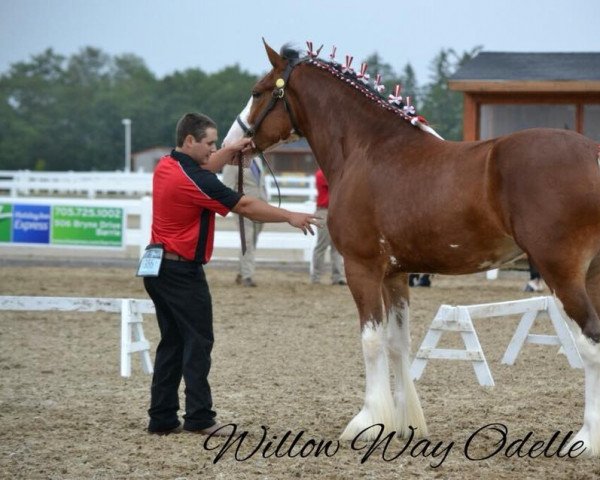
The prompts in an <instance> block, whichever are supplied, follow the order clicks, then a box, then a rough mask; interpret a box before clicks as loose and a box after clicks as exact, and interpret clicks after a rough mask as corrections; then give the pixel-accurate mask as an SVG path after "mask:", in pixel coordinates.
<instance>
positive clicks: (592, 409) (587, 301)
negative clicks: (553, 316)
mask: <svg viewBox="0 0 600 480" xmlns="http://www.w3.org/2000/svg"><path fill="white" fill-rule="evenodd" d="M588 238H590V242H589V243H588V245H583V246H581V245H580V246H578V248H575V247H574V246H572V245H568V244H567V245H565V244H562V248H559V249H549V250H548V251H549V252H550V253H549V254H548V255H546V256H543V255H540V254H539V253H538V255H537V256H535V255H534V258H533V260H534V262H535V263H536V264H537V265H538V266H539V267H540V272H541V274H542V277H543V278H544V280H545V281H546V283H547V284H548V286H549V287H550V288H551V289H552V290H553V291H554V293H555V295H556V297H557V298H558V299H559V300H560V302H561V303H562V307H563V309H564V311H565V313H566V315H567V317H568V318H570V319H571V320H573V322H572V323H571V324H570V326H571V329H572V331H573V336H574V339H575V342H576V344H577V347H578V349H579V353H580V354H581V359H582V360H583V367H584V372H585V409H584V418H583V427H582V428H581V430H580V431H579V433H577V435H576V436H575V439H574V441H573V442H576V441H582V442H583V443H584V444H585V447H586V452H585V453H586V454H587V455H593V456H599V455H600V343H599V342H600V318H599V317H598V312H600V253H598V252H597V248H598V247H597V246H595V245H594V244H593V237H592V236H591V235H590V236H588ZM572 444H573V443H572Z"/></svg>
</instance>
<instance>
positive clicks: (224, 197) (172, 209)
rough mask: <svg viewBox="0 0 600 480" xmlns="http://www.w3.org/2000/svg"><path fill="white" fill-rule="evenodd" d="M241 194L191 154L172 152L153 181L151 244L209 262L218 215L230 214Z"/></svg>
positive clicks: (160, 162)
mask: <svg viewBox="0 0 600 480" xmlns="http://www.w3.org/2000/svg"><path fill="white" fill-rule="evenodd" d="M241 197H242V195H241V194H239V193H237V192H235V191H233V190H231V189H230V188H227V187H226V186H225V185H223V184H222V183H221V182H220V181H219V179H218V178H217V176H216V175H215V174H214V173H212V172H211V171H209V170H206V169H204V168H202V167H200V166H199V165H198V164H197V163H196V162H195V161H194V160H193V159H192V158H191V157H190V156H189V155H186V154H184V153H181V152H177V151H175V150H173V151H172V152H171V154H170V155H166V156H164V157H162V158H161V159H160V161H159V162H158V165H157V166H156V170H155V171H154V177H153V180H152V208H153V212H152V240H151V242H152V243H162V244H163V245H164V249H165V251H167V252H173V253H176V254H178V255H180V256H182V257H184V258H185V259H187V260H193V261H196V262H199V263H207V262H208V261H209V260H210V257H211V255H212V251H213V242H214V237H215V212H216V213H218V214H219V215H222V216H225V215H227V214H228V213H229V212H230V211H231V210H232V209H233V208H234V207H235V206H236V205H237V203H238V202H239V200H240V198H241Z"/></svg>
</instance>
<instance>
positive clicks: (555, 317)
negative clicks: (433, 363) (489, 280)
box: [411, 297, 583, 387]
mask: <svg viewBox="0 0 600 480" xmlns="http://www.w3.org/2000/svg"><path fill="white" fill-rule="evenodd" d="M541 313H545V314H546V315H547V316H548V317H549V319H550V322H551V323H552V326H553V328H554V331H555V332H556V335H539V334H534V333H530V330H531V327H532V326H533V324H534V322H535V320H536V319H537V318H538V316H540V314H541ZM515 314H523V316H522V317H521V321H520V322H519V325H518V326H517V329H516V330H515V333H514V335H513V338H512V339H511V341H510V343H509V344H508V347H507V348H506V352H505V353H504V356H503V357H502V363H504V364H507V365H513V364H514V363H515V360H516V359H517V356H518V355H519V352H520V351H521V349H522V348H523V346H524V345H525V344H526V343H531V344H538V345H554V346H560V347H561V352H562V353H564V354H565V355H566V356H567V360H568V361H569V364H570V365H571V367H572V368H583V363H582V360H581V357H580V356H579V351H578V350H577V346H576V344H575V340H574V339H573V335H572V333H571V330H570V329H569V327H568V326H567V323H566V321H565V316H564V315H563V314H562V313H561V310H560V308H559V307H558V305H557V303H556V301H555V300H554V298H553V297H534V298H527V299H523V300H515V301H511V302H498V303H484V304H480V305H457V306H450V305H442V306H440V308H439V310H438V312H437V314H436V315H435V318H434V319H433V322H431V326H430V327H429V330H428V331H427V334H426V335H425V338H424V339H423V342H422V343H421V346H420V347H419V349H418V351H417V353H416V354H415V358H414V360H413V362H412V365H411V375H412V377H413V378H414V379H415V380H418V379H419V378H421V375H423V371H424V370H425V367H426V366H427V362H428V361H429V360H433V359H437V360H463V361H467V362H471V364H472V365H473V369H474V370H475V375H476V376H477V380H478V381H479V384H480V385H483V386H488V387H493V386H494V379H493V378H492V373H491V372H490V369H489V367H488V363H487V360H486V359H485V355H484V354H483V349H482V348H481V344H480V343H479V339H478V337H477V333H476V332H475V327H474V325H473V319H476V318H490V317H501V316H509V315H515ZM449 332H453V333H459V334H460V336H461V337H462V341H463V343H464V345H465V349H447V348H437V345H438V343H439V341H440V339H441V338H442V335H443V334H445V333H449Z"/></svg>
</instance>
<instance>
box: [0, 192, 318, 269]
mask: <svg viewBox="0 0 600 480" xmlns="http://www.w3.org/2000/svg"><path fill="white" fill-rule="evenodd" d="M3 201H10V202H13V203H19V204H27V205H49V206H55V205H59V206H60V205H70V206H72V205H76V206H82V207H112V208H123V210H124V212H123V215H124V216H125V231H124V232H123V237H124V238H123V243H124V244H125V247H136V248H138V249H139V255H140V256H141V255H142V253H143V252H144V249H145V248H146V245H147V244H148V242H149V241H150V229H151V226H152V199H151V198H150V197H148V196H146V197H143V198H141V199H108V198H105V199H86V198H57V197H29V198H24V197H16V198H15V197H12V198H9V197H1V196H0V203H2V202H3ZM271 204H272V205H276V202H271ZM281 207H282V208H285V209H287V210H294V211H298V212H305V213H310V212H314V211H315V204H314V202H303V203H283V204H282V205H281ZM130 217H139V221H138V222H135V221H133V222H132V221H131V220H132V219H131V218H130ZM221 221H223V219H222V217H220V216H219V215H217V229H216V231H215V243H214V248H215V251H216V250H221V251H225V253H224V254H223V253H218V252H215V254H214V255H213V259H215V260H231V259H237V255H238V253H239V249H240V237H239V233H238V231H237V230H223V229H222V228H219V222H221ZM129 223H131V225H128V224H129ZM290 228H291V227H290ZM315 242H316V236H312V235H303V234H302V233H301V232H300V231H299V230H294V231H289V232H270V231H263V232H262V233H261V234H260V237H259V239H258V250H257V260H258V261H264V260H274V261H284V262H285V261H287V259H288V258H289V257H288V254H287V253H286V251H287V252H289V251H290V250H300V251H301V252H302V261H304V262H310V261H311V258H312V250H313V248H314V245H315ZM0 246H1V247H3V248H4V247H11V246H14V247H23V246H30V247H32V251H34V252H35V251H40V252H42V251H43V249H44V248H77V247H76V246H74V245H69V246H58V247H57V246H49V245H47V244H23V243H16V244H12V243H1V244H0ZM85 248H87V249H90V248H94V247H85ZM103 248H104V249H106V248H110V247H103ZM261 249H269V250H275V251H280V252H281V255H276V256H275V257H272V256H271V257H262V256H261V254H262V252H261ZM228 250H229V251H230V252H229V253H227V251H228Z"/></svg>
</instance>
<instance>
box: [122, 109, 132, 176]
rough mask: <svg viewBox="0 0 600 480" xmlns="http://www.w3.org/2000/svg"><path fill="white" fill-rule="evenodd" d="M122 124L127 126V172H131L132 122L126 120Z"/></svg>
mask: <svg viewBox="0 0 600 480" xmlns="http://www.w3.org/2000/svg"><path fill="white" fill-rule="evenodd" d="M121 123H122V124H123V125H125V172H126V173H129V172H131V120H130V119H129V118H124V119H123V120H121Z"/></svg>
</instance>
